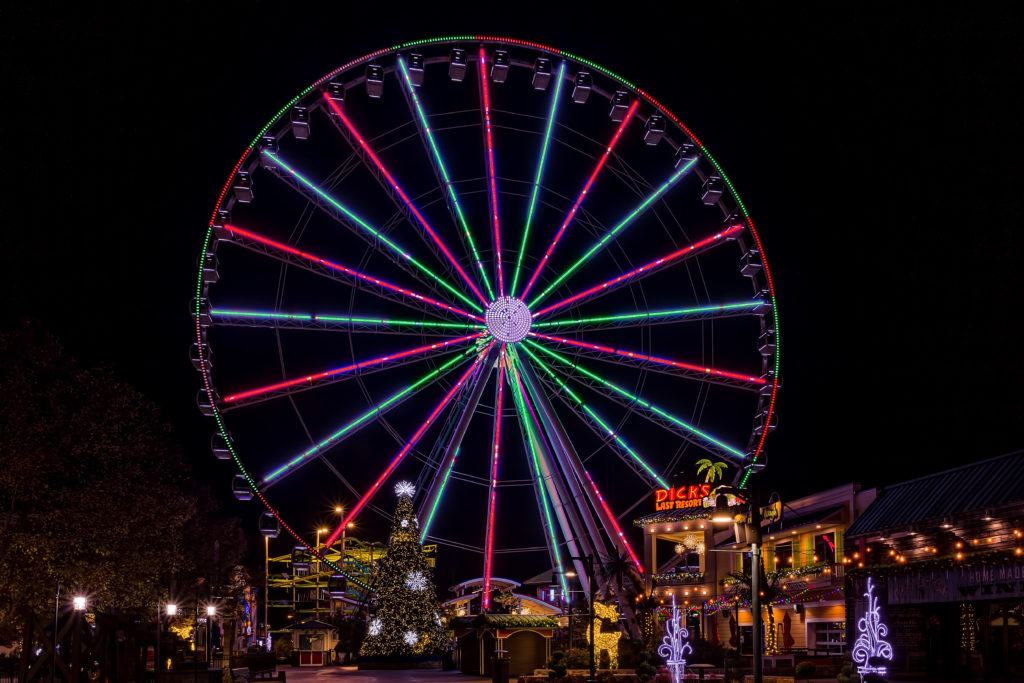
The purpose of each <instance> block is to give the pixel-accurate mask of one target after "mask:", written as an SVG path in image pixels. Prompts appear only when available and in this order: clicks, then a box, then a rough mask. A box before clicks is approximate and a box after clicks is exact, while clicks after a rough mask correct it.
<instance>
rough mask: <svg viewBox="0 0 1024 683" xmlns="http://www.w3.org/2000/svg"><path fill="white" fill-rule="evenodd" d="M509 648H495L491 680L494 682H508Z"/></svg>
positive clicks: (492, 658)
mask: <svg viewBox="0 0 1024 683" xmlns="http://www.w3.org/2000/svg"><path fill="white" fill-rule="evenodd" d="M508 665H509V659H508V650H495V651H494V656H493V657H491V680H492V681H493V683H508Z"/></svg>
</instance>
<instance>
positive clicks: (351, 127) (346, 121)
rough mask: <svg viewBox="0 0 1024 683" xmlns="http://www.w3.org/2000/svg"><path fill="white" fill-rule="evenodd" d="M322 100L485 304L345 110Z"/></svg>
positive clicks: (480, 294) (449, 262) (328, 100)
mask: <svg viewBox="0 0 1024 683" xmlns="http://www.w3.org/2000/svg"><path fill="white" fill-rule="evenodd" d="M324 101H325V102H326V103H327V106H328V107H330V109H331V111H332V112H334V115H335V116H336V117H337V118H338V120H339V121H341V123H342V124H343V125H344V126H345V129H346V130H347V131H348V133H349V136H351V138H352V139H354V140H355V142H356V145H353V146H354V147H358V149H361V150H362V152H363V154H364V155H365V157H368V158H369V159H370V161H371V162H372V163H373V166H374V167H375V168H376V169H377V171H378V172H379V173H380V175H381V176H383V178H384V180H385V181H386V183H387V185H388V186H389V187H390V188H391V190H392V191H394V193H395V194H396V195H398V198H399V199H400V200H401V205H402V206H403V207H404V208H405V210H406V211H408V212H409V213H410V214H412V216H413V218H414V219H415V220H416V223H418V224H419V226H420V228H421V229H422V230H423V231H424V232H426V233H427V235H429V236H430V240H431V241H432V242H433V243H434V245H435V246H436V247H437V249H438V250H440V252H441V253H442V254H443V255H444V258H445V259H446V260H447V261H448V264H449V265H450V266H451V267H452V268H453V269H454V270H455V272H456V273H458V274H459V277H460V278H462V281H463V282H464V283H465V284H466V286H467V287H469V290H470V291H471V292H473V294H474V295H475V296H476V298H477V299H479V300H480V303H482V304H484V305H485V306H486V305H487V299H486V298H484V295H483V294H482V293H481V292H480V288H479V287H477V286H476V283H475V282H473V280H472V278H470V277H469V274H468V273H467V272H466V271H465V270H464V269H463V268H462V266H461V265H459V261H458V259H456V258H455V255H454V254H452V252H451V250H450V249H449V248H448V245H447V244H445V243H444V240H442V239H441V236H440V235H438V234H437V231H436V230H434V228H433V226H431V225H430V222H429V221H427V219H426V217H425V216H424V215H423V213H422V212H421V211H420V210H419V208H417V206H416V205H415V204H414V203H413V201H412V199H410V198H409V195H408V194H406V192H405V190H403V189H402V186H401V185H399V184H398V181H397V180H395V177H394V176H393V175H391V172H390V171H389V170H388V169H387V167H386V166H385V165H384V162H383V161H381V160H380V157H378V156H377V154H376V153H375V152H374V151H373V149H372V148H371V147H370V144H369V143H368V142H367V141H366V139H365V138H364V137H363V136H362V134H361V133H360V132H359V130H358V129H357V128H356V126H355V124H354V123H352V120H351V119H350V118H349V117H348V116H346V115H345V112H343V111H342V109H341V107H339V106H338V105H337V103H336V102H335V101H334V100H333V99H331V98H330V97H329V96H328V95H327V94H324Z"/></svg>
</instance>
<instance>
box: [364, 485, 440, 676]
mask: <svg viewBox="0 0 1024 683" xmlns="http://www.w3.org/2000/svg"><path fill="white" fill-rule="evenodd" d="M395 493H396V494H397V495H398V505H397V506H396V508H395V519H394V522H393V523H392V525H391V536H390V538H389V539H388V552H387V555H386V556H385V557H384V559H383V560H381V564H380V568H379V569H378V572H377V580H376V583H375V585H374V588H375V590H376V593H375V595H374V598H373V601H372V605H371V606H372V616H371V617H370V622H369V624H368V625H367V629H366V639H365V640H364V641H363V647H362V650H361V654H362V655H363V656H364V657H396V658H403V657H420V656H429V655H434V654H437V653H439V652H440V651H441V650H442V649H443V647H444V645H445V630H444V626H443V625H442V623H441V617H440V615H439V613H438V609H437V595H436V594H435V592H434V582H433V580H432V577H431V571H430V567H428V566H427V561H426V558H425V557H424V556H423V546H422V545H420V542H419V535H420V529H419V521H418V520H417V519H416V513H415V512H414V511H413V508H412V496H413V493H415V488H414V487H413V485H412V484H410V483H409V482H406V481H403V482H399V483H398V484H397V485H396V486H395Z"/></svg>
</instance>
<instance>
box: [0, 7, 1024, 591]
mask: <svg viewBox="0 0 1024 683" xmlns="http://www.w3.org/2000/svg"><path fill="white" fill-rule="evenodd" d="M715 4H720V5H723V7H722V8H721V9H719V10H716V11H714V12H712V13H707V12H704V11H693V12H692V13H691V12H675V11H669V9H668V7H669V5H668V4H662V5H657V6H656V7H658V9H657V10H654V9H650V7H654V6H651V5H644V6H642V8H641V7H639V6H638V7H637V8H631V9H630V10H627V11H625V12H621V13H620V12H619V11H618V10H617V11H616V12H615V13H614V14H612V13H608V14H605V15H601V14H599V13H598V12H597V11H596V10H593V9H583V7H584V5H579V6H577V7H576V8H575V9H574V10H566V11H552V10H547V11H545V12H544V13H540V12H537V11H521V12H516V13H513V12H500V11H488V12H483V11H479V10H478V9H471V8H468V7H462V8H458V9H455V8H454V5H452V4H449V3H445V4H433V5H432V6H430V7H428V6H427V5H426V4H423V3H421V4H420V5H419V7H420V9H418V10H416V11H404V10H398V9H395V8H387V9H384V8H383V7H382V6H380V5H373V11H363V10H359V9H354V10H351V11H346V12H344V13H334V12H324V11H322V10H321V9H319V8H318V7H317V6H316V4H315V3H291V4H289V5H288V6H284V5H281V6H277V5H272V4H269V3H261V2H252V3H244V4H239V5H237V6H236V7H235V8H233V9H231V8H228V7H227V6H218V7H217V8H216V9H212V10H211V9H210V7H209V5H210V3H185V4H183V6H182V7H179V8H176V9H175V10H174V11H171V10H168V9H159V8H153V7H150V6H148V3H143V6H140V7H137V8H134V9H130V10H124V11H123V12H119V13H116V14H114V13H111V14H106V13H88V12H82V13H81V14H77V15H69V14H63V13H60V14H58V13H56V12H51V11H45V10H40V9H11V8H9V7H5V8H4V9H3V10H0V25H2V29H0V31H2V42H3V50H4V53H5V54H4V59H3V67H2V68H3V69H4V72H5V74H4V77H3V82H4V84H5V87H4V90H5V100H6V102H7V117H6V120H7V122H8V124H7V130H6V131H5V135H4V136H3V143H2V144H3V149H4V160H5V163H4V164H3V169H2V173H3V175H4V178H3V183H2V187H3V193H4V200H3V204H2V208H0V211H2V215H3V231H2V234H3V239H4V243H3V248H2V250H0V254H2V259H3V260H2V266H0V274H2V277H3V287H2V289H0V296H2V302H0V303H2V306H0V310H2V315H3V322H4V324H14V322H15V321H17V320H19V319H23V318H26V317H30V318H34V319H37V320H39V321H41V322H42V323H44V324H45V325H46V326H47V327H48V328H50V329H51V330H53V331H54V332H56V333H57V334H58V335H59V336H60V337H61V339H62V340H63V341H64V343H65V344H66V346H67V347H68V348H69V349H71V350H72V351H73V352H74V353H75V354H76V355H78V356H80V357H82V358H83V359H86V360H88V361H90V362H100V363H107V364H110V365H112V366H113V367H114V368H115V369H116V370H117V371H118V373H120V374H121V375H122V376H124V377H125V378H126V379H128V380H130V381H131V382H133V383H134V384H136V385H138V386H139V387H140V388H141V389H142V390H143V391H144V392H145V393H146V394H148V395H149V396H151V397H152V398H153V399H154V400H155V401H156V402H157V403H158V404H159V405H160V406H161V407H162V408H163V409H164V410H165V411H166V415H167V417H168V418H169V419H170V420H171V421H172V422H173V423H174V424H175V426H176V428H177V432H178V434H179V436H180V439H181V441H182V443H183V444H184V447H185V448H186V450H187V452H188V453H189V454H190V456H191V457H192V459H193V460H194V461H195V468H196V473H197V476H199V477H202V478H206V479H209V480H211V481H212V482H213V483H214V484H215V488H216V489H218V490H219V491H223V492H225V493H226V490H227V485H228V480H229V478H230V472H229V470H228V469H227V468H226V467H223V466H221V465H220V464H217V463H215V462H214V461H213V460H212V459H211V457H210V455H209V452H208V446H207V442H208V438H209V429H210V426H209V424H207V422H206V421H205V420H204V419H203V418H202V417H201V416H199V414H198V412H197V411H196V409H195V402H194V401H195V393H196V390H197V389H198V385H199V378H198V376H197V375H196V373H195V372H194V371H193V370H192V368H191V366H190V364H189V362H188V354H187V351H188V346H189V343H190V341H191V339H190V335H191V333H192V326H191V319H190V317H189V315H188V310H187V307H188V302H189V300H190V298H191V296H192V291H191V290H192V284H193V278H194V272H195V264H196V259H197V256H198V251H199V246H200V242H201V238H202V234H203V230H204V227H205V223H206V220H207V218H208V216H209V211H210V209H211V207H212V204H213V202H214V200H215V198H216V194H217V191H218V189H219V188H220V186H221V184H222V183H223V180H224V178H225V175H226V174H227V172H228V171H229V170H230V168H231V166H232V164H233V163H234V161H235V160H236V158H237V157H238V154H239V153H240V152H241V150H242V149H244V147H245V146H246V144H247V143H248V142H249V140H250V139H251V138H252V136H253V135H254V134H255V132H256V131H257V130H259V128H260V127H261V126H262V125H263V123H264V122H265V121H266V120H267V119H268V118H269V117H270V116H271V115H272V114H273V113H274V112H275V111H276V110H277V109H278V108H279V107H280V106H281V104H282V103H284V102H285V101H287V100H288V99H290V98H291V97H292V96H293V95H294V94H295V93H296V92H298V91H299V90H300V89H302V88H303V87H305V86H306V85H307V84H308V83H310V82H312V81H313V80H315V79H316V78H318V77H319V76H320V75H321V74H323V73H325V72H327V71H328V70H330V69H331V68H333V67H334V66H336V65H338V64H340V63H342V62H344V61H347V60H348V59H351V58H353V57H355V56H358V55H360V54H363V53H366V52H369V51H370V50H373V49H375V48H378V47H381V46H385V45H390V44H393V43H396V42H400V41H402V40H407V39H411V38H417V37H424V36H431V35H438V34H448V33H458V32H492V33H497V34H505V35H510V36H517V37H522V38H527V39H533V40H537V41H540V42H545V43H549V44H552V45H555V46H559V47H562V48H564V49H567V50H570V51H572V52H575V53H576V54H579V55H582V56H586V57H588V58H591V59H593V60H594V61H596V62H598V63H600V64H603V65H606V66H607V67H609V68H611V69H612V70H614V71H616V72H617V73H619V74H621V75H623V76H624V77H625V78H627V79H630V80H632V81H634V82H636V83H637V84H639V85H641V86H642V87H644V88H645V89H646V90H648V91H650V92H651V93H652V94H653V95H654V96H655V97H657V98H659V99H660V100H662V101H663V102H664V103H665V104H666V105H667V106H668V107H669V108H670V109H672V110H674V111H675V112H676V113H677V114H679V115H680V116H681V117H682V118H683V119H684V120H685V121H686V122H687V124H688V125H689V126H690V127H691V128H692V129H693V130H694V131H695V132H696V133H697V134H698V135H699V136H700V137H701V139H702V141H703V142H704V143H705V144H706V145H707V146H708V147H709V148H710V149H711V150H712V152H713V153H714V154H715V155H716V157H717V158H718V159H719V161H720V162H721V163H722V165H723V167H724V168H725V169H726V170H727V172H728V173H729V175H730V177H731V178H732V180H733V181H734V183H735V184H736V186H737V187H738V189H739V191H740V193H741V195H742V197H743V199H744V201H745V203H746V205H747V206H748V208H749V209H750V211H751V213H752V215H753V217H754V218H755V220H756V221H757V224H758V226H759V229H760V231H761V234H762V237H763V239H764V243H765V249H766V252H767V255H768V258H769V260H770V262H771V264H772V266H773V269H774V275H775V278H776V283H777V290H778V296H779V301H780V306H781V320H782V340H783V341H782V349H783V358H782V363H783V366H782V367H783V369H782V374H783V382H784V390H783V394H782V400H781V403H780V408H779V412H780V417H779V425H780V426H779V429H778V430H777V432H775V433H774V434H773V435H772V437H771V438H770V439H769V442H768V447H767V452H768V453H769V456H768V457H769V468H768V470H766V473H765V479H766V480H767V481H768V483H769V484H770V485H771V486H773V487H775V488H778V489H779V490H781V491H782V492H783V493H784V494H786V495H790V496H797V495H802V494H805V493H810V492H812V491H814V490H818V489H820V488H824V487H827V486H830V485H835V484H840V483H844V482H847V481H860V482H863V483H864V484H866V485H876V484H882V483H887V482H895V481H899V480H902V479H906V478H912V477H915V476H917V475H920V474H925V473H928V472H932V471H936V470H939V469H942V468H944V467H947V466H953V465H958V464H962V463H964V462H970V461H972V460H978V459H982V458H987V457H991V456H995V455H998V454H1001V453H1004V452H1006V451H1009V450H1012V449H1015V448H1019V447H1021V446H1022V445H1024V436H1022V433H1021V427H1022V417H1021V416H1022V415H1024V399H1022V396H1021V392H1020V390H1019V387H1020V385H1021V382H1022V380H1024V361H1022V358H1021V352H1020V348H1021V343H1020V340H1019V337H1018V334H1019V333H1015V332H1013V330H1016V329H1019V327H1020V323H1019V321H1018V318H1019V316H1020V307H1019V305H1018V300H1019V288H1020V272H1021V269H1020V258H1021V254H1022V253H1024V237H1022V232H1021V226H1022V215H1021V214H1022V212H1021V208H1022V190H1024V188H1022V186H1021V177H1022V176H1021V173H1020V169H1019V165H1020V152H1021V145H1020V138H1021V136H1020V132H1019V128H1020V122H1021V121H1022V120H1024V106H1022V104H1024V102H1022V97H1024V96H1022V89H1021V87H1020V84H1021V83H1024V54H1022V53H1024V42H1022V41H1021V39H1020V37H1021V35H1024V20H1022V14H1021V9H1020V8H1016V9H1015V10H1014V11H1013V13H1010V12H1005V13H1003V12H1004V11H1003V10H1001V9H1000V10H998V12H997V11H996V9H995V8H996V7H997V5H995V4H993V5H992V6H991V7H990V8H989V9H988V10H987V11H984V12H979V10H978V7H977V6H975V5H972V6H971V7H970V8H968V7H967V6H963V7H962V8H959V9H958V10H957V11H956V12H953V11H950V10H939V9H938V8H935V7H931V6H929V5H921V6H919V7H917V8H909V7H898V8H896V7H892V6H879V7H878V8H876V9H873V10H871V9H865V8H860V7H855V6H850V7H848V8H845V9H827V10H825V9H819V8H813V9H807V10H803V11H794V10H792V9H790V8H789V7H788V6H785V5H783V4H781V3H780V4H774V3H757V4H751V5H750V6H749V7H747V6H741V5H740V4H738V3H731V2H730V3H715ZM75 11H76V12H78V11H79V10H75ZM503 15H504V16H503ZM225 499H226V500H227V496H225ZM230 504H232V505H233V503H230ZM251 509H252V508H251V506H250V507H247V508H243V507H242V506H239V510H240V512H244V514H246V516H247V518H252V517H254V515H253V514H252V513H251V512H245V510H251ZM468 572H469V570H466V572H460V571H459V570H458V569H456V570H454V574H451V578H455V579H460V578H464V574H465V573H468ZM442 578H443V577H442ZM521 578H522V577H521Z"/></svg>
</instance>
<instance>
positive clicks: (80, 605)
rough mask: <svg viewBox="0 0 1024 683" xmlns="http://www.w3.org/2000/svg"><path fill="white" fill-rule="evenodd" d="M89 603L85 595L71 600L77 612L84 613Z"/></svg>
mask: <svg viewBox="0 0 1024 683" xmlns="http://www.w3.org/2000/svg"><path fill="white" fill-rule="evenodd" d="M87 603H88V601H87V600H86V599H85V596H84V595H76V596H75V597H73V598H71V604H72V606H74V608H75V611H76V612H84V611H85V607H86V605H87Z"/></svg>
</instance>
